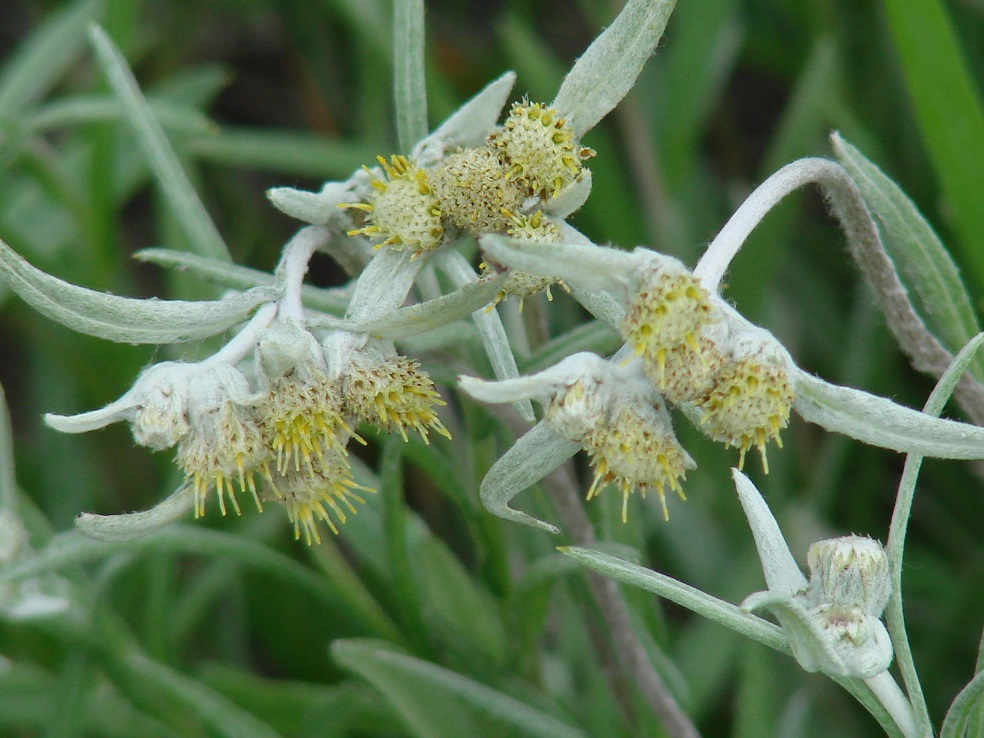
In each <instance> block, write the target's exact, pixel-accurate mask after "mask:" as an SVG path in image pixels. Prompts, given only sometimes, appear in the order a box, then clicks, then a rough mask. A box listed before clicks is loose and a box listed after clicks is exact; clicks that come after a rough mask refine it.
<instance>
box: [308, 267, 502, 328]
mask: <svg viewBox="0 0 984 738" xmlns="http://www.w3.org/2000/svg"><path fill="white" fill-rule="evenodd" d="M507 279H509V275H507V274H497V275H495V276H492V277H483V278H481V279H477V280H475V281H474V282H469V283H468V284H466V285H465V286H464V287H461V288H460V289H457V290H455V291H454V292H451V293H449V294H447V295H442V296H441V297H438V298H435V299H433V300H428V301H427V302H422V303H419V304H417V305H409V306H407V307H402V308H399V309H398V310H394V311H393V312H392V313H389V314H387V315H384V316H382V317H381V318H375V319H372V320H364V321H357V320H344V319H337V320H336V319H332V318H324V319H314V320H312V321H311V325H323V326H325V327H330V328H335V329H337V330H345V331H353V332H356V333H368V334H369V335H371V336H375V337H377V338H387V339H399V338H408V337H410V336H417V335H420V334H421V333H426V332H428V331H432V330H435V329H436V328H442V327H444V326H446V325H448V324H450V323H453V322H455V321H456V320H461V319H462V318H466V317H468V316H469V315H471V314H472V313H473V312H475V311H476V310H478V309H480V308H482V307H484V306H486V305H488V304H489V302H491V301H492V298H493V297H495V295H496V293H497V292H498V291H499V289H500V288H501V287H502V285H503V284H505V283H506V280H507Z"/></svg>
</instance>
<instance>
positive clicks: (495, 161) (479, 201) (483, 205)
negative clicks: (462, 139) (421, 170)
mask: <svg viewBox="0 0 984 738" xmlns="http://www.w3.org/2000/svg"><path fill="white" fill-rule="evenodd" d="M506 174H507V172H506V167H505V166H504V164H503V162H502V159H501V158H500V155H499V152H498V151H496V150H494V149H492V148H490V147H488V146H483V147H479V148H471V149H463V150H462V151H459V152H457V153H455V154H451V155H450V156H448V157H447V158H446V159H444V161H442V162H441V163H440V165H438V166H436V167H434V168H433V169H430V170H428V172H427V175H428V181H429V182H430V183H431V188H432V190H433V192H434V195H435V197H436V198H437V199H438V201H439V202H440V208H441V212H442V213H443V214H444V217H445V219H446V221H448V222H449V223H451V224H452V225H454V226H457V227H458V228H460V229H461V230H463V231H465V232H467V233H472V234H474V235H481V234H483V233H494V232H502V231H504V230H505V229H506V228H507V227H508V225H509V213H510V212H512V211H514V210H518V209H519V207H520V206H521V205H522V204H523V200H524V199H525V197H526V193H525V191H524V189H523V188H522V187H521V186H520V185H519V184H517V182H516V181H515V180H513V179H511V178H509V177H508V176H506Z"/></svg>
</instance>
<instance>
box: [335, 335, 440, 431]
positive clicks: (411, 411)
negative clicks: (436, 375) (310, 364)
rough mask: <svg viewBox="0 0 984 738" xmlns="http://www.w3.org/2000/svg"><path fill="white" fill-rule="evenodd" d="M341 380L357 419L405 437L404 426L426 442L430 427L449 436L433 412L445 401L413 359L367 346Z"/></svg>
mask: <svg viewBox="0 0 984 738" xmlns="http://www.w3.org/2000/svg"><path fill="white" fill-rule="evenodd" d="M342 382H343V384H342V388H343V389H342V391H343V394H344V397H345V403H346V406H347V407H348V409H349V411H350V412H351V413H352V414H353V415H355V416H356V417H357V418H359V419H360V420H362V421H365V422H367V423H372V424H373V425H376V426H378V427H379V428H382V429H383V430H385V431H387V432H393V431H396V432H397V433H399V434H400V435H401V436H402V437H403V440H404V441H406V440H407V429H410V430H414V431H416V432H417V433H419V434H420V437H421V438H422V439H423V440H424V442H425V443H427V442H429V438H428V433H429V431H431V430H433V431H435V432H437V433H439V434H440V435H442V436H444V437H445V438H450V437H451V434H450V433H449V432H448V429H447V428H445V427H444V424H443V423H442V422H441V419H440V418H439V417H438V416H437V412H436V408H437V407H440V406H443V405H444V404H445V402H444V400H442V399H441V396H440V395H439V394H438V393H437V390H435V389H434V382H433V381H431V378H430V377H429V376H427V374H426V373H425V372H424V371H423V370H422V369H421V368H420V365H419V364H418V363H417V362H416V361H414V360H413V359H410V358H408V357H406V356H399V355H397V356H383V355H381V354H379V353H377V352H376V351H374V350H372V348H371V347H370V348H369V350H367V351H364V352H360V354H358V359H357V360H355V361H353V362H352V365H351V367H350V368H349V370H348V371H347V372H346V373H345V375H344V376H343V380H342Z"/></svg>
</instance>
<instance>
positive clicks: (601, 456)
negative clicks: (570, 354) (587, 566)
mask: <svg viewBox="0 0 984 738" xmlns="http://www.w3.org/2000/svg"><path fill="white" fill-rule="evenodd" d="M592 365H593V366H592ZM592 365H589V366H588V367H587V368H588V371H586V372H585V373H584V374H583V375H582V376H580V377H578V378H577V379H576V380H575V381H573V382H570V383H569V384H568V385H567V386H566V388H564V389H562V390H561V391H559V392H558V393H557V394H556V395H555V396H554V397H553V398H552V399H551V400H550V401H549V402H548V403H547V405H546V410H545V412H544V422H546V424H547V425H548V426H550V428H551V429H552V430H553V431H554V432H555V433H557V434H558V435H560V436H562V437H564V438H566V439H568V440H570V441H574V442H575V443H580V444H581V446H582V447H583V448H584V450H585V451H586V452H587V453H588V455H589V457H590V459H591V466H592V469H593V470H594V481H593V482H592V484H591V487H590V489H589V490H588V495H587V497H588V499H591V498H593V497H595V496H597V495H598V494H599V493H600V492H601V490H603V489H604V488H605V487H606V486H607V485H609V484H612V485H614V486H615V487H616V488H618V490H619V491H620V492H621V493H622V518H623V520H624V519H625V518H626V516H627V510H628V500H629V496H630V495H631V494H632V493H633V492H639V493H640V494H641V495H642V496H643V497H644V496H645V495H646V493H647V492H648V491H649V490H655V491H656V493H657V494H658V495H659V499H660V504H661V505H662V508H663V515H664V517H666V518H668V517H669V512H668V509H667V507H666V496H665V488H666V487H669V488H670V489H672V490H674V491H675V492H676V493H677V494H679V495H680V498H681V499H686V497H685V496H684V494H683V488H682V487H681V485H680V482H681V480H683V479H684V478H685V476H686V470H687V469H691V468H693V466H694V462H693V460H692V459H691V458H690V456H689V454H687V452H686V451H685V450H684V449H683V447H682V446H681V445H680V443H679V442H678V441H677V439H676V436H675V435H674V434H673V427H672V425H671V422H670V417H669V414H668V413H667V411H666V407H665V406H664V405H663V402H662V400H661V399H660V397H659V395H658V394H657V393H656V392H655V391H654V390H653V389H652V387H651V386H650V385H649V383H648V382H647V381H646V380H645V378H644V377H642V376H639V375H637V374H635V373H631V372H630V371H629V370H626V369H623V368H619V367H612V366H611V365H610V364H608V363H607V362H604V361H603V360H600V359H599V360H598V361H597V362H592Z"/></svg>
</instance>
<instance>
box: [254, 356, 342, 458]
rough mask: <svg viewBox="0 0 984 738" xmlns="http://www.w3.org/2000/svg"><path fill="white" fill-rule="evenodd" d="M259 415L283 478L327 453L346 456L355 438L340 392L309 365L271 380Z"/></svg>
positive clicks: (321, 373) (319, 370) (258, 408)
mask: <svg viewBox="0 0 984 738" xmlns="http://www.w3.org/2000/svg"><path fill="white" fill-rule="evenodd" d="M257 415H258V419H259V423H260V427H261V428H262V430H263V434H264V437H265V439H266V443H267V445H268V446H269V448H270V450H271V451H272V452H273V454H274V456H275V457H276V469H277V472H278V473H280V474H286V473H287V471H288V470H289V469H292V470H293V471H294V472H300V471H301V470H302V467H305V468H307V469H309V470H310V469H311V467H312V465H313V464H314V463H315V462H316V461H318V460H319V459H320V458H321V457H322V456H323V455H324V453H325V452H327V451H333V450H334V451H338V452H340V453H342V454H344V453H345V446H346V444H347V443H348V440H349V439H350V438H352V437H353V432H352V429H351V428H350V427H349V426H348V424H347V423H346V422H345V417H344V415H343V408H342V400H341V396H340V394H339V392H338V388H337V386H336V385H335V384H334V383H333V382H332V381H331V380H330V379H329V378H328V375H327V374H325V372H324V371H322V370H321V369H315V368H311V367H307V368H305V369H304V371H303V372H301V371H292V372H290V373H288V374H285V375H284V376H282V377H278V378H277V379H274V380H271V382H270V386H269V389H268V390H267V393H266V395H265V396H264V398H263V400H262V401H261V402H260V403H259V405H258V406H257Z"/></svg>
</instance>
